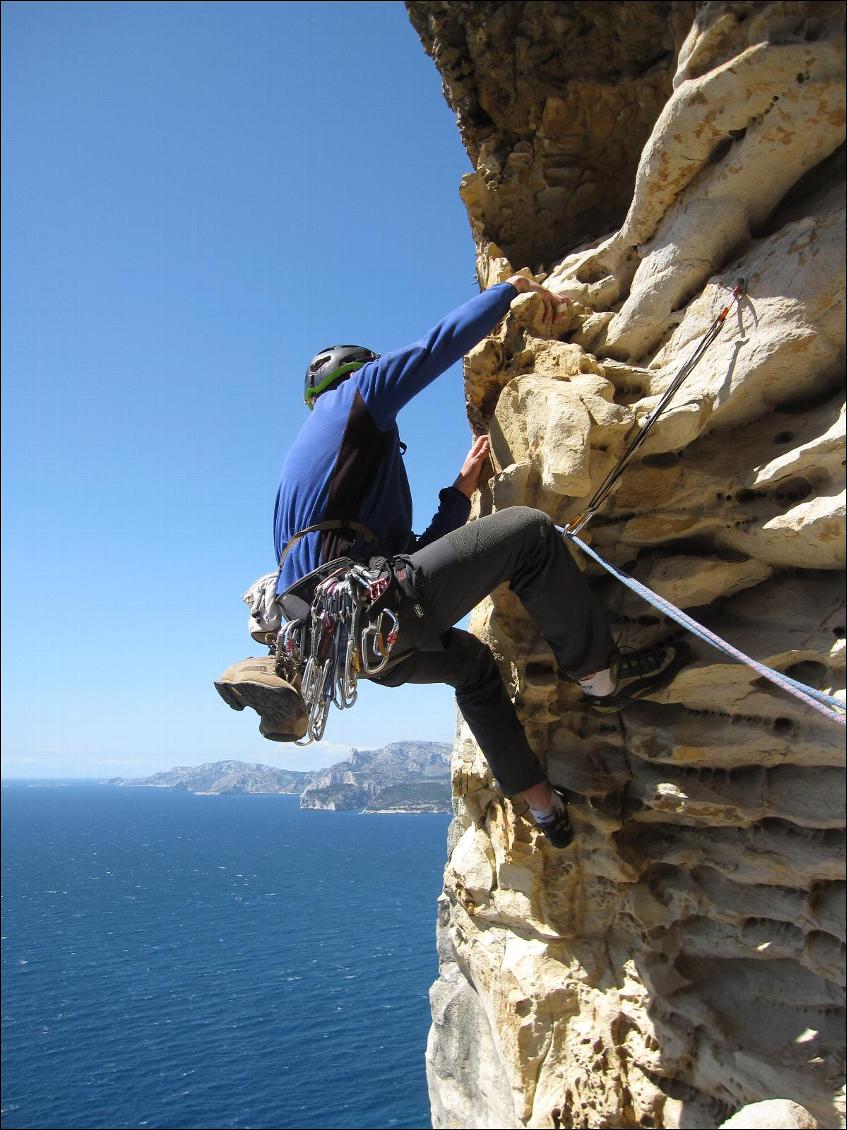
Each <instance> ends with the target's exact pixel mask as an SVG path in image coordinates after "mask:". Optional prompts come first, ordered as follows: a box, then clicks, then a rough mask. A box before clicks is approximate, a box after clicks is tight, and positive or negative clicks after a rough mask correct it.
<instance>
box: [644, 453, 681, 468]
mask: <svg viewBox="0 0 847 1130" xmlns="http://www.w3.org/2000/svg"><path fill="white" fill-rule="evenodd" d="M679 459H680V453H679V452H678V451H660V452H657V454H656V455H645V456H644V458H643V459H642V460H641V462H642V463H643V464H644V466H645V467H673V466H674V465H675V464H676V463H678V462H679Z"/></svg>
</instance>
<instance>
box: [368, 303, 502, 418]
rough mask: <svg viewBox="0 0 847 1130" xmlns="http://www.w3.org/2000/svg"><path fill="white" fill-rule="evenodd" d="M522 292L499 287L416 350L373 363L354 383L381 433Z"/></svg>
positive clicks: (443, 323)
mask: <svg viewBox="0 0 847 1130" xmlns="http://www.w3.org/2000/svg"><path fill="white" fill-rule="evenodd" d="M516 293H517V291H516V290H515V288H514V287H513V286H512V284H511V283H498V284H497V286H492V287H490V288H489V289H488V290H484V291H483V292H482V294H478V295H476V296H475V297H474V298H472V299H471V300H470V302H466V303H465V304H464V306H460V307H459V308H458V309H457V310H454V311H453V312H452V313H450V314H448V315H447V317H446V318H442V319H441V321H440V322H439V323H438V324H437V325H436V326H433V328H432V329H431V330H430V331H429V333H428V334H427V335H426V336H425V337H422V338H421V340H420V341H416V342H415V343H414V344H413V345H408V346H406V348H405V349H397V350H395V351H394V352H393V353H385V354H383V356H382V357H379V358H378V359H377V360H376V361H369V362H368V363H367V364H366V365H364V366H363V367H362V368H361V369H359V371H358V372H357V373H355V374H354V375H353V379H354V380H355V382H356V384H357V385H358V388H359V392H360V393H361V394H362V399H363V400H364V402H365V404H367V406H368V411H369V412H370V414H371V416H372V417H373V419H374V421H375V422H376V425H377V427H378V428H379V429H380V430H381V431H387V429H388V428H390V427H391V425H392V424H393V423H394V419H395V417H396V416H397V413H398V412H399V411H400V409H401V408H402V407H403V405H404V404H408V403H409V401H410V400H411V399H412V397H414V396H417V394H418V393H419V392H421V391H422V390H423V389H425V388H426V387H427V385H429V384H432V382H433V381H434V380H435V378H436V377H439V376H441V374H442V373H443V372H445V371H446V370H447V369H449V368H450V366H451V365H452V364H453V363H454V362H456V361H458V360H459V358H460V357H463V356H464V355H465V354H466V353H467V352H468V350H469V349H472V348H473V347H474V346H475V345H476V344H477V343H478V342H480V341H482V339H483V338H484V337H485V336H486V334H488V333H489V332H490V331H491V330H492V329H493V328H494V327H495V326H496V325H497V323H498V322H499V321H500V319H501V318H502V317H503V315H504V314H505V313H506V311H507V310H508V309H509V305H510V304H511V302H512V299H513V298H514V297H515V295H516Z"/></svg>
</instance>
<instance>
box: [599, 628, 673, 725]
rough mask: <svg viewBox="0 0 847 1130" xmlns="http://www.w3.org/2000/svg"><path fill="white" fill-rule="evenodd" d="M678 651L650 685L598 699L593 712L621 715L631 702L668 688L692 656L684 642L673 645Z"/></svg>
mask: <svg viewBox="0 0 847 1130" xmlns="http://www.w3.org/2000/svg"><path fill="white" fill-rule="evenodd" d="M673 646H674V647H675V649H676V654H675V655H674V657H673V659H672V660H671V661H670V663H669V664H668V665H667V667H665V669H664V671H661V672H660V673H659V674H658V675H657V676H656V678H655V679H651V680H650V681H649V683H648V684H647V685H646V686H644V687H641V688H638V687H636V688H634V689H633V690H631V691H626V690H625V691H624V692H623V694H622V695H621V696H618V695H612V696H610V700H606V699H602V698H598V699H595V700H594V701H593V702H592V703H591V704H590V705H591V708H592V710H594V711H596V712H597V713H598V714H619V713H620V712H621V711H622V710H624V709H625V708H626V707H627V706H628V705H629V704H630V703H631V702H637V701H638V700H639V699H642V698H646V697H647V695H650V694H653V692H654V691H659V690H661V689H662V688H663V687H666V686H667V685H668V683H670V682H672V681H673V680H674V678H676V676H677V675H678V674H679V672H680V671H681V670H682V668H683V667H684V666H685V664H686V663H687V662H688V660H689V658H690V656H691V649H690V648H689V646H688V644H687V643H685V642H684V641H681V642H680V643H677V644H674V645H673Z"/></svg>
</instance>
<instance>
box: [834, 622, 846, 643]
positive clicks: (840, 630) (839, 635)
mask: <svg viewBox="0 0 847 1130" xmlns="http://www.w3.org/2000/svg"><path fill="white" fill-rule="evenodd" d="M832 634H833V635H834V636H835V638H836V639H837V640H843V639H844V635H845V630H844V625H843V624H837V625H836V626H835V627H834V628H833V629H832Z"/></svg>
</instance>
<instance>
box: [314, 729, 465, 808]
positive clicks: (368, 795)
mask: <svg viewBox="0 0 847 1130" xmlns="http://www.w3.org/2000/svg"><path fill="white" fill-rule="evenodd" d="M450 752H451V747H450V746H449V745H445V744H444V743H442V742H393V743H392V744H391V745H387V746H385V747H384V748H382V749H370V750H358V749H354V750H353V751H352V752H351V754H350V756H349V757H348V758H346V760H344V761H339V762H338V763H337V764H336V765H332V766H330V768H329V769H324V770H322V771H319V772H317V773H313V774H312V779H311V781H310V782H309V783H308V784H307V785H305V787H304V788H303V792H302V793H301V794H300V807H301V808H328V809H334V810H339V809H363V810H365V811H368V812H377V811H381V812H384V811H393V812H397V811H404V812H449V811H450V810H451V800H450Z"/></svg>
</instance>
